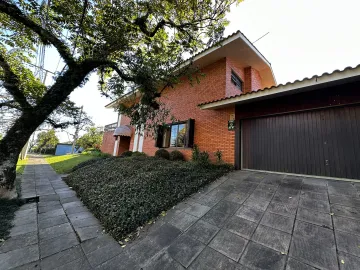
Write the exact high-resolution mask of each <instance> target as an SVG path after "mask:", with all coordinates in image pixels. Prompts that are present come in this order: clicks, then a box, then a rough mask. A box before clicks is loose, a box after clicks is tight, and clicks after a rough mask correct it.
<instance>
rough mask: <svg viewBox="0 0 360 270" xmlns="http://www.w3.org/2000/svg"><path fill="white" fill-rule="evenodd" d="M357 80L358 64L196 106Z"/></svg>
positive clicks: (213, 105)
mask: <svg viewBox="0 0 360 270" xmlns="http://www.w3.org/2000/svg"><path fill="white" fill-rule="evenodd" d="M358 80H360V64H359V65H357V66H356V67H346V68H344V69H343V70H338V69H336V70H334V71H333V72H331V73H327V72H325V73H323V74H322V75H314V76H312V77H311V78H307V77H306V78H304V79H302V80H295V81H293V82H287V83H285V84H279V85H277V86H272V87H265V88H263V89H259V90H256V91H252V92H248V93H241V94H238V95H234V96H229V97H225V98H221V99H216V100H211V101H207V102H203V103H200V104H199V105H198V106H199V107H200V108H201V109H217V108H222V107H226V106H228V105H234V104H238V103H245V102H247V103H248V102H251V101H258V100H259V99H266V98H273V97H277V96H282V95H290V94H294V93H295V92H296V93H298V92H305V91H310V90H315V89H319V88H324V87H327V86H331V85H338V84H342V83H345V82H351V81H358Z"/></svg>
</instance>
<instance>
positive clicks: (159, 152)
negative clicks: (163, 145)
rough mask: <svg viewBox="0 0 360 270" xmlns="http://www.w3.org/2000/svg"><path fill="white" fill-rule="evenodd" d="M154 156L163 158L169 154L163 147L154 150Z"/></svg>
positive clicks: (168, 156)
mask: <svg viewBox="0 0 360 270" xmlns="http://www.w3.org/2000/svg"><path fill="white" fill-rule="evenodd" d="M155 157H157V158H164V159H170V154H169V152H168V151H167V150H165V149H159V150H157V151H156V152H155Z"/></svg>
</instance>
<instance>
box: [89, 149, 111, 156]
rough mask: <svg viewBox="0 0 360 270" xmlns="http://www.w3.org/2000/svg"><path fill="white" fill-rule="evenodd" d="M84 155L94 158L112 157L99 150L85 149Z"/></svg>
mask: <svg viewBox="0 0 360 270" xmlns="http://www.w3.org/2000/svg"><path fill="white" fill-rule="evenodd" d="M82 154H83V155H91V156H94V157H111V155H110V154H108V153H103V152H101V150H100V149H97V148H88V149H85V151H83V152H82Z"/></svg>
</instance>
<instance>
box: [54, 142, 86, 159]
mask: <svg viewBox="0 0 360 270" xmlns="http://www.w3.org/2000/svg"><path fill="white" fill-rule="evenodd" d="M71 149H72V144H70V143H58V144H57V145H56V149H55V156H63V155H67V154H71ZM83 150H84V149H83V148H82V147H79V146H76V147H75V149H74V154H78V153H81V152H82V151H83Z"/></svg>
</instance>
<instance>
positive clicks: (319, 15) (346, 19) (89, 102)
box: [45, 0, 360, 141]
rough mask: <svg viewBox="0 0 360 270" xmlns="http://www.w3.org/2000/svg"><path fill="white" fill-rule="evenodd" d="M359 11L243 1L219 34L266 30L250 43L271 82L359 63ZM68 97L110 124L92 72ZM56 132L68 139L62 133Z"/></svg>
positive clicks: (335, 4)
mask: <svg viewBox="0 0 360 270" xmlns="http://www.w3.org/2000/svg"><path fill="white" fill-rule="evenodd" d="M359 10H360V3H359V1H355V0H342V1H338V0H337V1H335V0H245V1H244V2H242V3H241V4H239V5H238V6H233V7H232V8H231V12H230V14H229V15H228V19H229V20H230V25H229V26H228V27H227V29H226V32H225V35H229V34H231V33H233V32H235V31H237V30H240V31H241V32H243V33H244V34H245V35H246V36H247V37H248V39H249V40H250V41H255V40H256V39H258V38H259V37H261V36H262V35H264V34H265V33H267V32H270V33H269V34H268V35H267V36H265V37H264V38H262V39H261V40H259V41H257V42H256V43H255V44H254V45H255V46H256V47H257V48H258V49H259V50H260V52H261V53H262V54H263V55H264V56H265V57H266V58H267V59H268V60H269V61H270V63H271V64H272V67H273V70H274V74H275V77H276V80H277V83H286V82H288V81H294V80H297V79H303V78H304V77H311V76H313V75H315V74H316V75H321V74H322V73H324V72H332V71H334V70H335V69H344V68H345V67H347V66H353V67H354V66H356V65H358V64H360V49H359V48H360V33H359V29H360V20H359V19H358V11H359ZM58 60H59V56H58V55H57V54H56V52H55V51H54V50H52V49H48V50H47V52H46V58H45V68H46V69H49V70H52V71H55V69H56V66H57V63H58ZM61 66H62V64H61V63H60V67H61ZM58 70H59V69H58ZM47 83H51V76H48V79H47ZM71 99H72V100H73V101H75V102H76V103H77V104H78V105H83V106H84V109H85V111H86V112H87V113H88V114H89V115H90V116H91V117H92V118H93V121H94V122H95V124H96V125H97V126H103V125H106V124H110V123H114V122H116V118H117V115H116V113H115V112H113V111H112V110H111V109H105V108H104V106H105V105H106V104H107V103H109V102H110V100H108V99H106V98H104V97H101V96H100V94H99V92H98V90H97V77H96V75H93V76H92V77H91V78H90V81H89V82H88V83H87V84H86V85H85V86H84V87H83V88H79V89H76V90H75V91H74V92H73V93H72V94H71ZM58 136H59V137H60V140H61V141H67V140H68V138H67V135H66V134H65V133H60V132H59V133H58Z"/></svg>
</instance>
